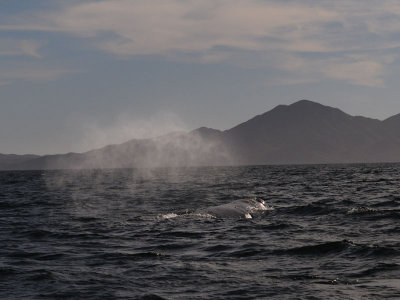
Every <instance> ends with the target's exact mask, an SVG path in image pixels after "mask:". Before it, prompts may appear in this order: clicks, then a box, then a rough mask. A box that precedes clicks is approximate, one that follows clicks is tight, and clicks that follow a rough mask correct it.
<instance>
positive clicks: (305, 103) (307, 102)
mask: <svg viewBox="0 0 400 300" xmlns="http://www.w3.org/2000/svg"><path fill="white" fill-rule="evenodd" d="M289 106H292V107H300V106H301V107H306V106H307V107H312V106H314V107H321V106H324V105H322V104H321V103H318V102H314V101H311V100H307V99H302V100H299V101H296V102H294V103H292V104H290V105H289Z"/></svg>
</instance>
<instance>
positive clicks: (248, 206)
mask: <svg viewBox="0 0 400 300" xmlns="http://www.w3.org/2000/svg"><path fill="white" fill-rule="evenodd" d="M269 209H271V208H270V207H269V206H268V205H266V203H265V201H264V200H263V199H261V198H248V199H240V200H235V201H232V202H229V203H226V204H221V205H217V206H209V207H206V208H199V209H197V210H195V212H194V214H196V215H207V216H211V217H215V218H236V219H252V218H253V216H252V215H253V214H254V213H255V212H257V211H264V210H269Z"/></svg>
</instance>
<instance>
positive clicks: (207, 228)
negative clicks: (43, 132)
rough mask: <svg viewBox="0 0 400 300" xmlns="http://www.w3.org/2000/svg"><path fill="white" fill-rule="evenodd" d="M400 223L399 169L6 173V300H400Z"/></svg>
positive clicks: (2, 240)
mask: <svg viewBox="0 0 400 300" xmlns="http://www.w3.org/2000/svg"><path fill="white" fill-rule="evenodd" d="M255 197H259V198H262V199H264V201H265V204H266V207H267V208H268V209H267V210H253V211H251V213H250V214H251V217H252V218H251V219H250V218H244V217H235V216H233V217H232V216H230V215H227V216H226V217H225V216H223V215H222V216H221V215H219V216H214V215H213V214H212V208H213V207H214V206H217V205H225V204H228V203H231V202H233V203H236V202H235V201H237V200H240V199H245V198H255ZM205 210H206V211H211V213H207V214H204V213H198V212H203V211H205ZM399 220H400V165H399V164H367V165H316V166H253V167H215V168H212V167H210V168H209V167H205V168H180V169H179V168H177V169H156V170H133V169H123V170H80V171H78V170H75V171H73V170H69V171H67V170H66V171H15V172H13V171H7V172H0V298H1V299H60V298H62V299H76V298H82V299H107V298H109V299H390V298H392V299H399V298H400V235H399V234H400V223H399Z"/></svg>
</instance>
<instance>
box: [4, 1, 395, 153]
mask: <svg viewBox="0 0 400 300" xmlns="http://www.w3.org/2000/svg"><path fill="white" fill-rule="evenodd" d="M399 95H400V1H398V0H363V1H359V0H343V1H341V0H338V1H331V0H329V1H328V0H296V1H294V0H293V1H292V0H276V1H274V0H151V1H149V0H87V1H86V0H80V1H78V0H68V1H66V0H64V1H60V0H35V1H32V0H18V1H15V0H0V153H15V154H26V153H33V154H53V153H67V152H70V151H73V152H82V151H86V150H90V149H93V148H98V147H101V146H105V145H107V144H112V143H122V142H124V141H127V140H129V139H132V138H144V137H151V136H156V135H160V134H164V133H167V132H170V131H180V130H193V129H195V128H198V127H201V126H206V127H211V128H216V129H220V130H225V129H229V128H231V127H233V126H235V125H237V124H239V123H242V122H244V121H246V120H248V119H250V118H252V117H254V116H255V115H258V114H261V113H264V112H266V111H268V110H271V109H272V108H274V107H275V106H277V105H279V104H291V103H293V102H296V101H297V100H301V99H309V100H312V101H315V102H319V103H321V104H324V105H329V106H333V107H338V108H340V109H341V110H343V111H345V112H347V113H349V114H351V115H363V116H367V117H371V118H377V119H380V120H383V119H385V118H388V117H390V116H392V115H394V114H397V113H400V99H399Z"/></svg>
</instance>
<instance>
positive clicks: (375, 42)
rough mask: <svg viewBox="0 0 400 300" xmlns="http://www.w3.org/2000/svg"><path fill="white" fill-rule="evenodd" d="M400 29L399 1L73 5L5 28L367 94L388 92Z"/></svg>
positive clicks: (113, 0)
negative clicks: (328, 82) (338, 84)
mask: <svg viewBox="0 0 400 300" xmlns="http://www.w3.org/2000/svg"><path fill="white" fill-rule="evenodd" d="M399 28H400V2H398V1H394V0H381V1H376V0H365V2H364V1H363V3H361V2H360V1H356V0H353V1H351V0H349V1H345V2H344V1H318V2H316V1H308V0H304V1H285V2H283V1H267V0H264V1H262V0H218V1H215V0H202V1H197V0H186V1H181V0H169V1H165V0H152V1H148V0H134V1H132V0H102V1H85V2H83V3H82V2H75V1H73V2H71V3H70V4H68V5H66V4H64V6H62V7H60V8H59V10H53V11H45V12H40V11H39V12H37V13H36V14H32V13H31V14H30V15H29V16H27V15H24V16H19V17H18V16H14V18H13V20H11V19H10V20H9V21H7V22H3V24H2V25H0V30H36V31H48V32H53V33H60V32H63V33H66V34H70V35H72V36H76V37H81V38H85V39H89V40H90V39H92V43H93V46H94V47H95V48H96V49H99V50H101V51H105V52H108V53H111V54H114V55H117V56H119V57H130V56H135V55H156V56H159V57H162V58H164V59H170V60H183V61H187V60H188V61H195V62H203V63H228V64H237V65H241V66H243V67H267V68H271V69H272V70H278V71H283V72H287V77H288V83H290V82H291V81H292V82H293V78H294V77H296V76H303V78H310V80H312V81H313V80H315V79H320V78H325V79H333V80H344V81H347V82H349V83H352V84H357V85H367V86H382V85H383V80H384V74H385V69H386V67H387V66H388V63H387V62H386V60H383V59H382V55H384V56H385V55H388V53H382V51H388V52H390V51H392V52H394V51H395V50H396V49H397V48H398V47H400V41H399V39H398V34H397V32H398V29H399ZM396 34H397V35H396ZM396 36H397V38H396ZM28 48H29V47H28ZM25 52H26V53H29V49H26V50H25ZM31 52H32V53H35V51H31ZM304 54H308V57H307V58H306V59H304V58H303V55H304ZM321 54H324V58H323V59H321V58H320V55H321ZM352 54H368V59H367V60H366V59H365V58H357V56H353V57H352V58H350V56H349V55H352ZM287 60H289V61H291V63H292V64H294V65H293V66H290V64H291V63H288V62H287ZM321 76H322V77H321ZM290 78H292V79H290ZM295 82H298V81H296V80H295Z"/></svg>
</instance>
